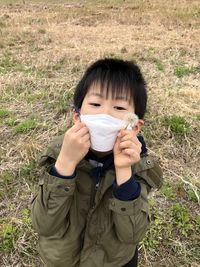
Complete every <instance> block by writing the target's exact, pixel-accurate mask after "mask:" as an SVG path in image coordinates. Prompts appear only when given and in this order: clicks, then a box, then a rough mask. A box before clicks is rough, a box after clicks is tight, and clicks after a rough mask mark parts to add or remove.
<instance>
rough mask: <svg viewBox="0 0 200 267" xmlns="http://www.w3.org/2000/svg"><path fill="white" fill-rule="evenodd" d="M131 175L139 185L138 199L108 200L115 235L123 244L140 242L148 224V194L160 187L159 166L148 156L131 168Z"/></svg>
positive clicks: (160, 174)
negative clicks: (152, 189)
mask: <svg viewBox="0 0 200 267" xmlns="http://www.w3.org/2000/svg"><path fill="white" fill-rule="evenodd" d="M132 173H133V175H134V176H135V178H136V180H137V181H138V182H139V183H140V185H141V193H140V195H139V197H138V198H136V199H134V200H131V201H121V200H119V199H116V198H115V197H114V196H113V198H111V199H110V203H109V209H110V210H112V215H113V221H114V227H115V231H116V235H117V237H118V238H119V240H121V242H124V243H135V244H137V243H138V242H140V241H141V240H142V239H143V237H144V235H145V233H146V231H147V229H148V228H149V224H150V214H149V204H148V193H149V192H150V190H151V188H159V187H161V185H162V171H161V168H160V167H159V165H158V164H157V163H156V162H155V161H154V160H153V159H152V158H151V157H150V156H148V155H144V156H143V157H142V158H141V160H140V162H139V163H137V164H135V166H133V168H132Z"/></svg>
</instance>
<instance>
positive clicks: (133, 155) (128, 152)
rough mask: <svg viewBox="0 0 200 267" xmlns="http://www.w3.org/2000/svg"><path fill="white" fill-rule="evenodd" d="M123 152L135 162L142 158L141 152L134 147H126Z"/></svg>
mask: <svg viewBox="0 0 200 267" xmlns="http://www.w3.org/2000/svg"><path fill="white" fill-rule="evenodd" d="M123 153H124V154H126V155H128V156H129V157H130V158H131V159H132V160H134V161H135V162H137V161H139V160H140V154H139V153H138V152H136V151H135V150H134V149H129V148H127V149H124V150H123Z"/></svg>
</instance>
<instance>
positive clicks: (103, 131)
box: [32, 59, 162, 267]
mask: <svg viewBox="0 0 200 267" xmlns="http://www.w3.org/2000/svg"><path fill="white" fill-rule="evenodd" d="M146 102H147V93H146V85H145V81H144V78H143V76H142V74H141V72H140V69H139V68H138V67H137V66H136V65H135V64H134V63H132V62H130V61H123V60H118V59H103V60H98V61H96V62H95V63H93V64H92V65H91V66H90V67H89V68H88V69H87V70H86V72H85V74H84V76H83V77H82V79H81V80H80V82H79V83H78V85H77V87H76V90H75V94H74V112H73V122H74V125H73V126H72V127H71V128H70V129H68V130H67V131H66V133H65V134H64V135H62V136H59V137H57V138H55V140H54V141H53V142H52V143H51V144H50V145H49V147H48V148H47V149H46V150H45V151H44V153H43V154H42V156H41V158H40V162H39V163H40V166H43V167H44V172H43V174H42V176H41V179H40V182H39V185H40V191H39V193H38V195H37V196H36V197H35V199H34V200H33V203H32V221H33V227H34V229H35V231H36V232H37V233H38V234H39V252H40V255H41V257H42V259H43V261H44V262H45V263H46V266H48V267H78V266H80V267H121V266H126V267H135V266H137V257H138V252H137V245H138V243H139V242H140V241H141V240H142V239H143V237H144V235H145V233H146V231H147V229H148V226H149V206H148V200H147V195H148V193H149V191H150V189H151V188H152V187H154V188H156V187H160V185H161V183H162V172H161V169H160V167H159V166H158V165H157V163H156V162H155V161H154V160H153V159H152V158H151V157H150V156H149V155H148V153H147V148H146V145H145V142H144V139H143V138H142V136H140V135H138V134H139V132H140V129H141V127H142V125H143V123H144V122H143V117H144V114H145V110H146ZM127 114H128V116H131V120H130V119H129V120H128V122H127V121H126V116H127ZM130 114H131V115H130ZM134 114H136V115H137V116H138V120H136V121H135V125H133V121H132V118H134Z"/></svg>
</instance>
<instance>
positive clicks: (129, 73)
mask: <svg viewBox="0 0 200 267" xmlns="http://www.w3.org/2000/svg"><path fill="white" fill-rule="evenodd" d="M94 84H100V88H101V89H100V90H101V91H102V92H101V93H103V92H104V93H105V90H106V97H108V94H109V93H110V92H111V94H112V97H113V98H115V97H116V96H123V97H125V98H126V100H129V103H133V105H134V108H135V114H137V115H138V117H139V118H140V119H142V118H143V117H144V114H145V112H146V105H147V91H146V82H145V80H144V77H143V75H142V73H141V71H140V68H139V67H138V66H137V65H136V64H135V63H133V62H132V61H125V60H121V59H114V58H105V59H100V60H97V61H96V62H94V63H93V64H92V65H90V66H89V67H88V69H87V70H86V71H85V73H84V75H83V77H82V79H81V80H80V81H79V83H78V84H77V86H76V88H75V93H74V98H73V102H74V107H75V109H76V110H78V109H80V108H81V105H82V102H83V100H84V98H85V96H86V94H87V92H88V90H89V89H90V88H91V86H92V85H94Z"/></svg>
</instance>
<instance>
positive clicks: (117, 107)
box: [114, 106, 126, 110]
mask: <svg viewBox="0 0 200 267" xmlns="http://www.w3.org/2000/svg"><path fill="white" fill-rule="evenodd" d="M114 108H116V109H118V110H126V109H125V108H123V107H119V106H116V107H114Z"/></svg>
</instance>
